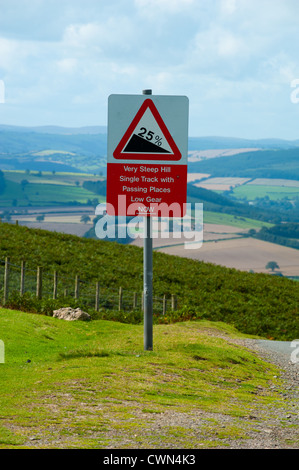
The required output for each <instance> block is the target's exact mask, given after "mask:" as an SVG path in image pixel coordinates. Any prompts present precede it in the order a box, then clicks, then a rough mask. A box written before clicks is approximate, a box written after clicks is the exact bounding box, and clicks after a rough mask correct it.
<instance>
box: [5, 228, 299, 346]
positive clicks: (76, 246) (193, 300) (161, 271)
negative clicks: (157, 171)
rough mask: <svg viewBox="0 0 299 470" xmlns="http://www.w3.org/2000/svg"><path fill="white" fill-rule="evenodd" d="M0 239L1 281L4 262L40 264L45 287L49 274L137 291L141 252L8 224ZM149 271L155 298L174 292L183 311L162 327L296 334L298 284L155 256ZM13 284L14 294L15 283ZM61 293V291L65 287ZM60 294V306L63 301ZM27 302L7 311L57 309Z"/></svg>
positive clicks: (13, 302)
mask: <svg viewBox="0 0 299 470" xmlns="http://www.w3.org/2000/svg"><path fill="white" fill-rule="evenodd" d="M0 238H1V245H0V260H1V263H0V273H1V276H2V275H3V269H4V266H3V262H4V258H5V257H7V256H9V257H10V261H11V263H12V265H13V266H15V267H16V266H19V265H20V263H21V260H26V263H27V264H26V266H27V268H26V269H28V270H29V272H30V271H32V270H36V268H37V266H42V267H43V272H44V275H45V281H46V279H47V278H50V279H51V280H52V279H53V277H52V276H53V271H54V270H57V271H58V276H59V279H61V282H64V281H67V280H68V278H72V279H74V275H75V273H76V274H77V275H79V277H80V279H81V280H82V281H85V282H90V283H92V284H93V285H95V282H96V281H99V282H100V286H101V288H104V287H106V288H108V287H109V288H118V287H120V286H122V287H123V288H124V289H125V290H128V291H130V292H131V293H133V292H136V291H139V292H140V291H142V288H143V250H142V249H140V248H138V247H134V246H130V245H129V246H124V245H119V244H117V243H113V242H105V241H101V240H92V239H84V238H80V237H76V236H72V235H66V234H61V233H55V232H47V231H45V230H37V229H28V228H27V227H21V226H16V225H10V224H7V223H5V224H4V223H1V224H0ZM14 269H15V268H14ZM153 273H154V276H153V288H154V296H158V297H161V298H162V297H163V296H164V295H166V296H168V297H169V296H170V295H171V294H175V295H177V296H178V299H179V305H180V309H179V310H178V311H175V312H173V313H171V312H169V313H168V314H167V315H165V316H163V317H161V316H159V317H157V321H159V322H162V323H167V322H169V321H181V320H189V319H193V320H196V319H207V320H212V321H224V322H226V323H229V324H231V325H234V326H235V327H236V328H237V329H238V330H239V331H241V332H244V333H246V334H255V335H260V336H264V337H268V338H274V339H279V340H284V339H286V340H292V339H293V338H294V337H298V336H299V322H298V304H299V289H298V284H297V283H296V282H295V281H292V280H289V279H286V278H279V277H273V276H270V275H268V274H261V273H259V274H258V273H248V272H241V271H238V270H236V269H232V268H225V267H221V266H217V265H214V264H211V263H204V262H200V261H196V260H191V259H186V258H180V257H177V256H169V255H166V254H164V253H160V252H154V255H153ZM16 282H17V284H16V285H17V287H16V289H19V279H17V280H16ZM61 289H62V292H63V290H64V287H63V286H62V287H61ZM62 292H60V293H59V296H60V297H59V298H60V305H61V306H62V305H63V303H65V299H64V297H63V293H62ZM1 293H2V294H3V291H2V292H1ZM51 295H52V294H50V297H51ZM29 300H30V297H29V298H28V297H26V298H24V299H23V298H22V297H20V296H19V295H18V294H17V293H15V294H14V296H13V299H12V300H11V301H9V302H8V306H11V307H13V308H18V309H24V310H25V311H26V309H27V311H28V309H29V311H36V312H37V313H40V312H41V311H44V312H48V314H50V312H51V309H52V310H53V307H55V306H56V305H57V304H55V302H54V301H53V300H52V299H50V300H49V305H48V307H47V305H45V304H43V305H41V304H39V303H38V304H35V302H36V297H35V294H32V296H31V300H30V301H29ZM68 301H69V299H68ZM57 302H58V301H57ZM64 306H65V305H64ZM120 317H121V314H120V313H117V312H116V313H115V314H114V318H116V319H117V318H120ZM138 318H139V322H140V321H142V317H138V315H135V316H134V319H135V320H136V319H138ZM127 321H128V320H127Z"/></svg>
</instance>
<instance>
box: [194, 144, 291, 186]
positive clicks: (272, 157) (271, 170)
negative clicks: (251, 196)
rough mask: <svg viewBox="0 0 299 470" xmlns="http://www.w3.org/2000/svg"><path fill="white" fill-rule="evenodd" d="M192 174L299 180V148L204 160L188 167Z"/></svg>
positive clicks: (246, 153)
mask: <svg viewBox="0 0 299 470" xmlns="http://www.w3.org/2000/svg"><path fill="white" fill-rule="evenodd" d="M188 169H189V171H190V172H199V173H209V174H211V175H212V176H223V177H225V176H238V177H246V178H284V179H293V180H294V179H297V180H298V179H299V148H291V149H276V150H275V149H274V150H261V151H255V152H245V153H240V154H238V155H237V156H236V155H235V156H232V157H231V156H229V157H221V159H218V158H213V159H207V160H202V161H199V162H196V163H190V164H189V165H188Z"/></svg>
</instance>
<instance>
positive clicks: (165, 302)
mask: <svg viewBox="0 0 299 470" xmlns="http://www.w3.org/2000/svg"><path fill="white" fill-rule="evenodd" d="M166 309H167V299H166V295H164V296H163V315H165V313H166Z"/></svg>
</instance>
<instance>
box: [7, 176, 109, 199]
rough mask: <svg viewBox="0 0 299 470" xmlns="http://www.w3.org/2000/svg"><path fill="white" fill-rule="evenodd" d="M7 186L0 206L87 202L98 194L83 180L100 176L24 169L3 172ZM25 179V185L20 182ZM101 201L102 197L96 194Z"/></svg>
mask: <svg viewBox="0 0 299 470" xmlns="http://www.w3.org/2000/svg"><path fill="white" fill-rule="evenodd" d="M3 173H4V175H5V179H6V189H5V191H4V193H3V194H1V195H0V206H3V207H11V206H15V207H20V206H21V207H26V206H29V205H39V206H45V205H53V204H57V205H59V204H66V203H70V202H74V201H75V202H77V203H79V204H86V202H87V201H88V199H94V198H95V196H96V195H95V193H93V192H91V191H88V190H86V189H84V188H83V187H82V184H83V183H84V181H97V180H99V179H101V177H99V176H94V175H90V174H81V173H57V174H56V173H55V174H53V173H51V172H43V173H42V174H41V176H39V175H38V172H31V173H29V174H28V173H26V172H24V171H4V172H3ZM22 181H23V185H22V184H21V182H22ZM97 199H98V200H99V202H100V201H101V200H103V198H101V197H97Z"/></svg>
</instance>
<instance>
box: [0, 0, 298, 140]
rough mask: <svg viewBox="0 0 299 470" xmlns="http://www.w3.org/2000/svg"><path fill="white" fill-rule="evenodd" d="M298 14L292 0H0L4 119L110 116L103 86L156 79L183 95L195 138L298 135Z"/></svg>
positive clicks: (87, 120) (0, 118)
mask: <svg viewBox="0 0 299 470" xmlns="http://www.w3.org/2000/svg"><path fill="white" fill-rule="evenodd" d="M298 20H299V2H298V0H47V1H46V0H0V80H1V81H2V82H3V83H4V85H5V103H0V124H11V125H27V126H36V125H49V124H51V125H60V126H75V127H80V126H88V125H106V124H107V100H108V96H109V95H110V94H113V93H121V94H138V93H141V91H142V90H143V89H145V88H151V89H152V90H153V93H154V94H162V95H163V94H167V95H186V96H188V98H189V100H190V114H189V135H190V136H212V135H219V136H234V137H244V138H268V137H278V138H285V139H298V138H299V103H293V102H292V101H291V93H292V91H294V89H293V88H292V87H291V83H292V81H293V80H296V79H299V49H298V44H299V27H298ZM297 87H298V85H297ZM298 88H299V87H298ZM298 96H299V93H298Z"/></svg>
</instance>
